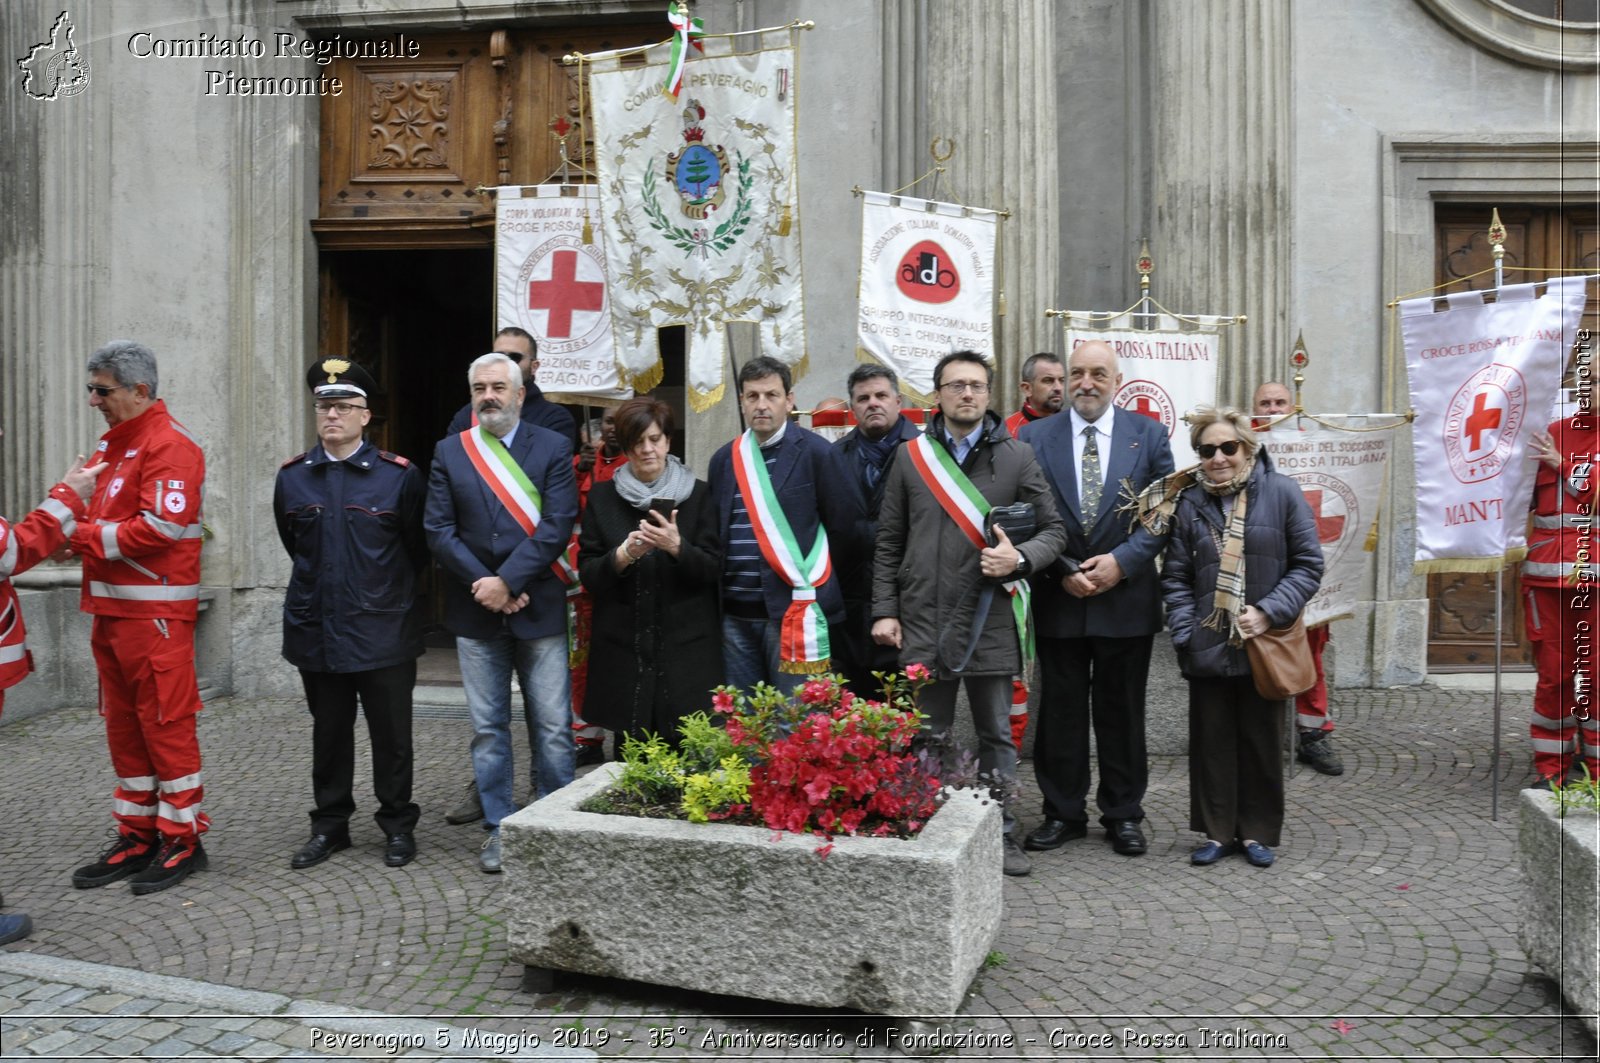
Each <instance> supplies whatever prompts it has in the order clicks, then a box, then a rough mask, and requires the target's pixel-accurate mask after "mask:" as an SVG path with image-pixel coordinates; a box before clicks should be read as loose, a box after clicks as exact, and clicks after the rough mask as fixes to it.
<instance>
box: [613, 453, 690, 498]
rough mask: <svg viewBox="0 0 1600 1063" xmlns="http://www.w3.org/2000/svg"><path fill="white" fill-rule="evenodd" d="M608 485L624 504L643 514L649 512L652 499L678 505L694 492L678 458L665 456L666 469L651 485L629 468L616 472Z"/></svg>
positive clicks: (629, 466)
mask: <svg viewBox="0 0 1600 1063" xmlns="http://www.w3.org/2000/svg"><path fill="white" fill-rule="evenodd" d="M611 482H612V483H614V484H616V485H617V494H619V495H621V496H622V500H623V501H624V502H626V503H628V505H630V506H632V507H633V508H634V509H637V510H639V511H641V512H642V511H644V510H647V509H649V508H650V500H651V499H652V498H670V499H672V500H673V501H674V502H677V503H680V504H681V503H682V502H683V501H684V499H686V498H688V497H689V495H690V493H691V492H693V491H694V484H695V479H694V474H693V473H692V472H690V471H689V470H688V469H687V468H685V467H684V464H683V462H681V461H679V460H678V457H677V455H675V454H668V455H667V465H666V468H664V469H662V470H661V475H660V476H657V477H656V478H655V481H654V482H652V483H645V482H644V481H643V480H641V479H639V478H638V477H637V476H635V475H634V474H633V466H632V465H623V466H621V467H620V468H618V469H617V472H616V475H615V476H613V477H612V478H611Z"/></svg>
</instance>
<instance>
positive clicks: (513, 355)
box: [490, 351, 522, 365]
mask: <svg viewBox="0 0 1600 1063" xmlns="http://www.w3.org/2000/svg"><path fill="white" fill-rule="evenodd" d="M490 353H491V354H503V355H505V356H506V357H507V358H509V359H511V360H512V361H513V362H516V363H517V364H518V365H521V364H522V352H521V351H491V352H490Z"/></svg>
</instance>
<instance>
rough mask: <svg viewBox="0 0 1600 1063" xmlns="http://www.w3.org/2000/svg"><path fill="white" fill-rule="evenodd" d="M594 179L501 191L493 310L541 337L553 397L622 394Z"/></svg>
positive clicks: (544, 377) (543, 375)
mask: <svg viewBox="0 0 1600 1063" xmlns="http://www.w3.org/2000/svg"><path fill="white" fill-rule="evenodd" d="M599 215H600V201H599V198H598V197H597V195H596V193H595V189H594V187H593V186H592V185H537V186H533V187H528V188H522V187H519V186H509V187H505V188H501V189H499V190H498V192H497V195H496V196H495V237H494V252H495V316H496V320H497V321H498V322H499V324H498V327H499V328H505V327H506V326H507V325H515V326H517V327H518V328H521V329H525V330H527V331H528V332H530V333H532V334H533V336H534V338H535V339H536V340H537V341H538V344H539V387H540V389H541V390H543V391H544V392H545V394H546V397H547V398H549V399H551V400H553V401H555V402H585V401H590V402H592V401H596V400H599V401H602V402H603V401H607V400H610V401H617V400H621V399H626V398H630V397H631V396H632V395H633V392H632V391H631V390H629V389H628V388H625V387H622V386H621V385H620V384H619V382H618V379H617V361H616V343H615V341H614V339H613V336H612V331H611V306H610V304H609V303H608V302H607V301H606V281H607V270H606V254H605V243H604V241H603V240H601V239H600V238H599V228H598V226H595V225H593V224H592V223H591V227H592V228H593V229H594V233H595V238H594V239H592V240H591V241H590V242H589V243H587V244H586V243H584V242H583V239H582V236H583V226H584V221H585V220H586V219H594V220H595V221H598V219H599Z"/></svg>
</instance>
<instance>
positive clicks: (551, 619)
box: [423, 354, 578, 873]
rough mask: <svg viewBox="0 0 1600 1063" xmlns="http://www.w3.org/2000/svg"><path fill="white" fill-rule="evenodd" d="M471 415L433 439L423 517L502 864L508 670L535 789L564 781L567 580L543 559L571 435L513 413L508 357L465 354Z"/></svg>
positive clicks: (563, 499) (557, 543)
mask: <svg viewBox="0 0 1600 1063" xmlns="http://www.w3.org/2000/svg"><path fill="white" fill-rule="evenodd" d="M467 379H468V381H469V382H470V383H471V386H472V407H473V412H474V413H475V414H476V415H477V418H478V423H477V425H476V426H474V427H471V428H468V429H466V430H465V431H463V432H460V433H459V434H457V435H452V436H446V437H445V438H444V439H442V440H440V441H439V444H438V446H436V447H435V448H434V451H433V469H432V471H431V472H430V473H429V476H428V502H427V506H426V509H425V511H424V514H423V528H424V530H425V531H426V532H427V536H428V546H429V547H430V548H431V549H432V550H433V554H434V556H435V557H436V558H438V560H439V564H440V566H441V567H443V568H444V570H445V573H446V576H447V578H446V580H445V591H444V596H445V626H446V627H447V628H449V630H450V632H451V633H452V634H453V635H455V636H456V653H457V655H458V656H459V657H460V659H461V681H462V685H463V686H464V687H465V688H466V694H467V706H468V708H469V709H470V710H471V713H472V726H473V739H472V769H473V774H474V775H475V776H476V777H477V783H478V793H479V794H480V795H481V797H482V799H483V823H484V827H485V828H486V829H487V830H488V831H489V837H488V838H487V839H486V840H485V842H484V844H483V851H482V852H481V853H480V855H479V857H478V863H479V866H481V867H482V868H483V870H484V871H487V872H491V873H493V872H498V871H499V870H500V821H501V820H502V819H504V818H505V817H506V816H508V815H510V814H511V813H512V812H514V811H516V804H515V802H514V799H513V795H512V783H513V780H514V779H515V777H516V773H515V770H514V765H513V763H512V752H511V670H512V669H513V668H515V669H516V671H517V678H518V680H519V682H520V684H521V686H522V703H523V712H524V716H525V717H526V720H527V725H528V739H529V745H530V746H531V747H532V749H533V752H534V759H535V762H536V770H535V780H536V783H537V788H538V794H539V796H540V797H543V796H545V795H546V794H549V793H553V792H554V791H556V790H559V789H560V788H561V787H563V786H565V785H566V784H567V783H569V782H571V781H572V774H573V743H572V729H571V726H570V725H571V721H572V707H571V705H572V692H571V687H570V686H569V682H568V674H567V611H566V591H565V588H564V587H563V584H562V580H561V578H560V575H559V573H558V572H556V571H552V567H551V566H552V565H553V564H554V562H555V561H556V559H557V558H558V557H560V556H561V554H562V553H563V552H564V551H565V550H566V547H567V539H568V536H569V535H570V534H571V533H572V523H573V521H574V520H576V519H577V516H578V484H577V479H576V477H575V476H574V475H573V471H572V444H571V443H570V442H568V441H567V440H566V439H565V438H563V437H562V436H559V435H557V434H556V433H554V432H551V431H549V430H548V429H545V428H541V427H539V426H538V425H532V424H528V423H527V422H526V421H522V420H521V419H520V414H521V407H522V401H523V398H524V395H525V391H524V388H523V384H522V373H521V371H520V370H519V369H518V368H517V363H516V362H514V361H512V360H511V359H510V358H507V357H506V356H505V355H503V354H486V355H484V356H483V357H481V358H479V359H478V360H477V361H475V362H473V363H472V367H471V368H470V369H469V370H468V373H467Z"/></svg>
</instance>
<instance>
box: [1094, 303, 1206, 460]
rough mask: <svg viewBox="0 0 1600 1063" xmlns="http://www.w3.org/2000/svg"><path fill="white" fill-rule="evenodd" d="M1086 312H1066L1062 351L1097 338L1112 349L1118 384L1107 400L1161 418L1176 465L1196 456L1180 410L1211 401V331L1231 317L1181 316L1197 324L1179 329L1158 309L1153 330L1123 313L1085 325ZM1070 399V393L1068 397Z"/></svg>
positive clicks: (1204, 404)
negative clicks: (1101, 324) (1102, 322)
mask: <svg viewBox="0 0 1600 1063" xmlns="http://www.w3.org/2000/svg"><path fill="white" fill-rule="evenodd" d="M1088 319H1089V315H1088V314H1067V315H1065V320H1066V331H1067V351H1068V356H1069V357H1070V356H1071V352H1072V351H1074V350H1076V349H1077V348H1078V346H1079V345H1080V344H1083V343H1087V342H1088V341H1089V340H1103V341H1104V342H1106V343H1109V344H1111V349H1112V350H1114V351H1116V352H1117V368H1118V369H1119V370H1121V372H1122V387H1121V388H1119V389H1118V390H1117V394H1116V395H1115V396H1114V397H1113V399H1112V401H1113V402H1115V403H1116V404H1117V405H1118V406H1121V407H1122V408H1123V409H1125V410H1130V411H1132V412H1133V413H1142V414H1144V415H1145V416H1146V417H1152V418H1154V419H1156V420H1158V421H1160V422H1161V423H1162V425H1163V426H1164V427H1165V428H1166V430H1167V438H1168V439H1169V440H1170V441H1171V442H1172V460H1173V461H1174V462H1176V463H1177V467H1178V468H1180V469H1181V468H1183V467H1184V466H1186V465H1193V464H1194V463H1195V462H1197V461H1199V460H1200V458H1199V456H1198V455H1196V454H1195V452H1194V451H1193V450H1192V449H1191V448H1190V446H1189V426H1188V425H1187V424H1185V423H1184V421H1183V415H1184V414H1186V413H1188V412H1189V411H1191V410H1193V409H1194V408H1195V407H1196V406H1208V405H1213V404H1215V403H1216V401H1217V366H1218V364H1219V363H1218V356H1217V352H1218V347H1219V345H1220V338H1219V336H1218V332H1217V330H1218V329H1219V328H1220V327H1221V326H1222V325H1223V324H1231V323H1232V322H1233V318H1226V317H1210V316H1207V317H1199V318H1189V319H1185V320H1189V321H1194V322H1197V326H1196V327H1194V328H1191V329H1190V330H1188V331H1185V330H1184V328H1183V322H1182V321H1180V320H1179V319H1178V318H1176V317H1173V316H1170V315H1167V314H1162V315H1160V316H1159V317H1158V318H1156V319H1155V325H1156V327H1155V328H1154V329H1135V328H1133V327H1132V325H1133V319H1132V317H1131V316H1130V315H1128V314H1120V315H1118V316H1116V317H1113V318H1110V319H1109V320H1107V321H1106V322H1105V326H1104V327H1103V328H1089V327H1086V326H1085V325H1084V324H1083V322H1085V321H1087V320H1088ZM1069 401H1070V396H1069Z"/></svg>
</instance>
